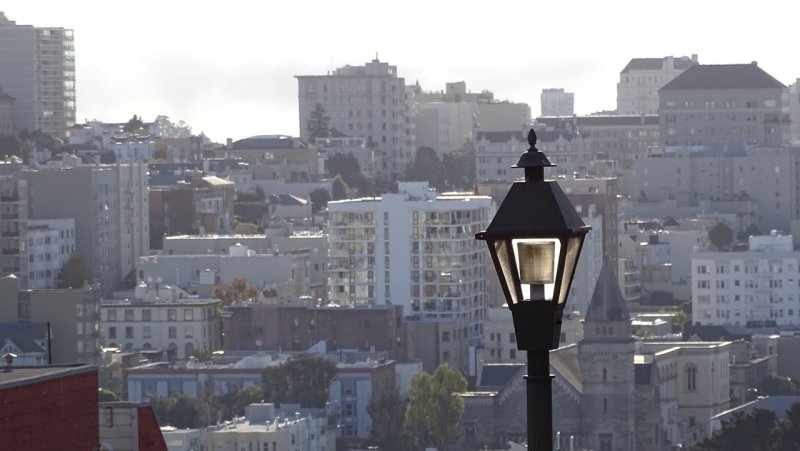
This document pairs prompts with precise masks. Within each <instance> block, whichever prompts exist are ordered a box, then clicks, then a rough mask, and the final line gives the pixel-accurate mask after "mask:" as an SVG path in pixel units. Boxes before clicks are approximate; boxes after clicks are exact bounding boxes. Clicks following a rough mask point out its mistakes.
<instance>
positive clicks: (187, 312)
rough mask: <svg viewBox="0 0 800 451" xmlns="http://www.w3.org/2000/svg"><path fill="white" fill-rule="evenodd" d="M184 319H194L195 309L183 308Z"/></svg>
mask: <svg viewBox="0 0 800 451" xmlns="http://www.w3.org/2000/svg"><path fill="white" fill-rule="evenodd" d="M183 320H184V321H192V320H194V310H192V309H190V308H185V309H183Z"/></svg>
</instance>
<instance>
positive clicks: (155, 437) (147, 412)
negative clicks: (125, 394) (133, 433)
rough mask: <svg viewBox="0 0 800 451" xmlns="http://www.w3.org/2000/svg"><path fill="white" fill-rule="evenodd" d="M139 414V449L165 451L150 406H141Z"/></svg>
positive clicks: (161, 436) (164, 443)
mask: <svg viewBox="0 0 800 451" xmlns="http://www.w3.org/2000/svg"><path fill="white" fill-rule="evenodd" d="M138 411H139V412H138V414H139V449H140V450H147V451H167V443H166V442H164V436H163V435H162V434H161V428H160V427H159V426H158V421H157V420H156V415H155V413H153V407H152V406H141V407H139V408H138Z"/></svg>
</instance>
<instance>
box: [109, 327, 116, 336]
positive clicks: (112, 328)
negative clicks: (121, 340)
mask: <svg viewBox="0 0 800 451" xmlns="http://www.w3.org/2000/svg"><path fill="white" fill-rule="evenodd" d="M108 338H117V328H116V327H109V328H108Z"/></svg>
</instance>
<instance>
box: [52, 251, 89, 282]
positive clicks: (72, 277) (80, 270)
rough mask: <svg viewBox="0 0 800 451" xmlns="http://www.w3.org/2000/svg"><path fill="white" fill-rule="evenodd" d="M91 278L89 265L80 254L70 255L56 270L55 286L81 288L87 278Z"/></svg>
mask: <svg viewBox="0 0 800 451" xmlns="http://www.w3.org/2000/svg"><path fill="white" fill-rule="evenodd" d="M90 278H91V273H90V272H89V267H88V266H86V261H85V260H84V259H83V257H81V256H80V254H78V253H75V254H72V255H70V257H69V259H67V261H66V262H65V263H64V266H62V267H61V270H60V271H58V276H56V288H81V287H82V286H83V284H84V282H86V281H87V280H89V279H90Z"/></svg>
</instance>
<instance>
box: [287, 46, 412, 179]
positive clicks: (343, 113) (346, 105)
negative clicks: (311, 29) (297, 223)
mask: <svg viewBox="0 0 800 451" xmlns="http://www.w3.org/2000/svg"><path fill="white" fill-rule="evenodd" d="M295 78H297V82H298V96H299V110H300V115H299V122H300V137H301V138H303V139H305V140H307V141H308V140H310V139H311V138H314V137H312V136H311V133H310V131H309V130H308V123H307V122H308V119H309V118H310V117H311V112H312V111H314V109H315V108H316V107H317V105H321V106H322V107H323V108H324V109H325V114H326V115H327V116H328V118H329V121H330V122H329V126H330V127H331V128H333V129H335V130H336V131H337V132H339V133H341V134H343V135H346V136H349V137H363V138H366V139H367V141H368V143H369V145H374V146H377V147H378V148H379V149H380V151H381V153H380V156H381V163H380V174H381V176H382V177H383V178H387V179H397V178H399V177H400V176H402V175H403V174H404V173H405V170H406V166H407V165H408V163H409V162H410V161H412V160H413V158H414V151H415V150H416V144H415V142H414V138H415V133H414V107H413V103H412V102H411V97H413V90H410V91H409V92H407V90H406V84H405V79H404V78H402V77H400V76H398V72H397V67H396V66H391V65H389V64H388V63H385V62H382V61H380V60H378V58H377V55H376V58H375V59H373V60H372V61H370V62H368V63H366V64H364V65H363V66H350V65H346V66H343V67H340V68H338V69H335V70H334V71H332V72H330V73H328V74H327V75H296V76H295Z"/></svg>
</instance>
